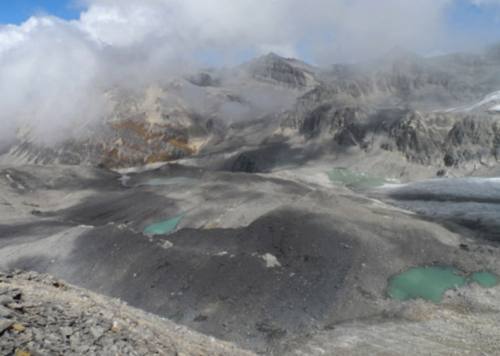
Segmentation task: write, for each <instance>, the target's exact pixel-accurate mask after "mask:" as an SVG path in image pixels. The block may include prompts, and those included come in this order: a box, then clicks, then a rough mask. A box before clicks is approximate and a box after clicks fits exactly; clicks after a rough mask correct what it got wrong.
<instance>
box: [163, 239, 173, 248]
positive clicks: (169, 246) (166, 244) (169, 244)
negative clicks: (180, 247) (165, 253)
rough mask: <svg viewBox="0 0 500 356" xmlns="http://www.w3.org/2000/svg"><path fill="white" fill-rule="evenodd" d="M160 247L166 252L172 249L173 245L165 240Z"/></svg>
mask: <svg viewBox="0 0 500 356" xmlns="http://www.w3.org/2000/svg"><path fill="white" fill-rule="evenodd" d="M161 247H162V248H163V249H165V250H168V249H169V248H172V247H174V244H173V243H172V242H170V241H168V240H165V242H164V243H163V245H161Z"/></svg>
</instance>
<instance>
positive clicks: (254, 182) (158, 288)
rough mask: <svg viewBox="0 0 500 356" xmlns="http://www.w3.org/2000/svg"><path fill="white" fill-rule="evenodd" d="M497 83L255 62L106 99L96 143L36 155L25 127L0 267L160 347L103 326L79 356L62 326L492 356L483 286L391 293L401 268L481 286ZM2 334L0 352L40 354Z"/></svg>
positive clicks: (492, 265)
mask: <svg viewBox="0 0 500 356" xmlns="http://www.w3.org/2000/svg"><path fill="white" fill-rule="evenodd" d="M499 71H500V60H499V59H498V58H497V57H496V56H495V55H493V54H492V52H491V51H489V52H485V53H483V54H476V55H472V54H457V55H448V56H442V57H433V58H423V57H420V56H417V55H415V54H412V53H408V52H406V51H403V50H400V49H396V50H394V51H393V52H391V53H389V54H387V56H385V57H384V58H381V59H379V60H378V61H375V62H372V63H363V64H349V65H335V66H332V67H331V68H317V67H314V66H311V65H308V64H306V63H303V62H301V61H298V60H294V59H287V58H282V57H279V56H277V55H274V54H270V55H268V56H264V57H261V58H258V59H255V60H253V61H250V62H249V63H246V64H244V65H241V66H239V67H237V68H232V69H213V70H212V69H211V70H208V69H207V70H203V71H200V72H199V73H194V74H193V73H192V74H189V75H185V76H183V77H181V78H177V79H175V80H172V81H169V82H168V83H163V84H162V85H158V86H157V87H150V88H145V89H144V91H138V92H129V91H124V90H122V89H116V88H115V89H113V90H110V91H109V92H108V93H107V98H108V100H109V101H110V103H111V104H112V107H113V110H112V111H111V114H110V116H109V117H107V118H105V120H104V121H103V122H102V123H101V124H100V125H99V127H95V128H94V127H88V128H87V131H86V132H85V134H84V135H83V136H81V137H79V138H71V139H68V140H67V141H66V142H63V143H61V144H60V145H55V146H54V145H53V146H51V147H44V146H41V145H40V144H39V143H37V141H36V138H33V137H32V136H30V132H29V128H27V129H26V131H24V133H23V135H20V136H19V137H18V142H17V143H15V144H14V145H12V147H10V149H9V150H6V151H5V153H4V154H3V155H2V156H1V157H0V217H1V220H0V270H3V271H13V270H18V269H19V270H25V271H36V272H37V273H47V274H50V275H53V276H55V278H61V279H63V280H66V281H67V282H68V283H71V284H73V285H76V286H78V287H79V288H85V290H80V289H75V288H74V287H68V288H69V292H71V293H73V294H74V293H76V294H78V293H83V294H85V295H89V296H91V297H89V298H90V299H92V300H93V298H98V299H99V300H102V301H103V303H104V304H100V305H99V307H101V306H102V308H103V309H106V308H111V310H116V309H113V308H117V305H122V304H116V303H117V302H116V301H111V300H110V299H108V298H119V299H120V300H122V301H124V302H126V303H127V304H128V305H130V306H131V307H128V306H124V305H122V307H121V308H122V309H123V310H126V311H127V313H129V312H130V313H134V315H135V317H140V318H143V317H144V318H146V319H147V320H151V321H150V322H148V323H151V324H148V325H151V327H152V328H155V329H154V330H158V328H160V329H161V328H163V327H164V325H170V326H171V327H165V328H166V334H159V335H160V336H163V335H168V337H167V336H165V340H171V341H169V342H167V343H166V344H161V341H162V339H161V337H160V339H158V338H156V336H154V337H153V336H152V337H150V336H149V335H150V334H148V333H149V331H144V333H146V334H145V335H146V336H145V335H144V334H143V335H132V334H127V336H126V337H127V338H129V340H131V342H129V343H122V342H120V340H118V341H117V337H116V335H115V334H113V330H111V329H112V326H111V329H110V328H107V326H109V325H112V323H113V321H112V320H111V319H113V317H109V318H108V317H104V316H106V315H109V314H107V312H105V313H104V316H103V317H102V318H101V319H102V320H101V319H99V320H96V323H97V324H99V326H100V327H102V326H101V323H104V324H105V325H107V326H106V328H105V329H106V330H107V331H106V332H105V333H104V334H102V337H103V339H102V340H103V342H104V341H105V342H106V344H104V343H97V345H96V344H92V345H87V344H88V343H90V342H94V341H95V340H91V339H92V337H94V333H93V332H92V331H91V329H90V328H92V327H94V328H95V325H91V326H90V328H87V327H86V326H84V325H80V324H81V319H78V320H77V321H75V328H77V330H75V332H76V333H79V334H82V338H83V337H85V338H87V339H85V342H83V341H82V344H83V345H80V344H78V345H77V346H78V347H87V346H88V347H89V349H88V350H91V347H94V349H92V352H95V353H97V354H99V352H108V351H109V350H110V349H106V347H108V346H109V347H111V346H110V345H111V344H110V343H112V344H113V345H116V347H117V348H118V352H123V353H127V352H128V351H127V350H129V349H127V347H128V348H132V349H130V350H131V351H130V352H136V353H137V354H141V355H142V354H149V352H150V351H149V350H157V349H156V348H158V347H160V349H158V350H159V351H157V352H158V353H160V354H163V353H166V354H168V353H169V352H171V350H174V351H175V350H178V352H179V354H182V353H183V352H184V353H185V354H196V353H197V352H201V354H205V353H211V352H213V353H214V354H231V355H232V354H237V352H241V353H242V354H244V352H245V351H239V350H240V349H244V350H250V351H252V352H256V353H259V354H271V355H273V354H274V355H288V354H290V355H316V354H317V355H368V354H369V355H399V354H408V355H424V354H436V355H451V354H459V355H460V354H471V355H482V354H486V355H496V354H500V340H498V336H497V335H499V333H498V331H499V330H498V325H499V324H498V315H499V314H498V313H499V311H500V304H499V302H498V300H500V299H499V298H498V294H499V293H500V286H498V285H496V286H490V288H481V287H480V286H479V285H477V284H475V283H470V284H467V285H463V286H460V287H457V288H454V289H452V290H449V291H448V292H447V293H446V294H445V296H444V299H443V302H442V303H441V304H436V303H433V302H430V301H424V300H417V301H415V300H411V301H402V300H395V299H392V298H390V295H389V294H388V284H389V281H390V280H391V278H392V277H394V276H395V275H398V274H400V273H402V272H403V271H406V270H408V269H410V268H412V267H419V266H453V267H454V268H457V269H458V270H460V271H462V273H464V274H466V275H469V274H472V273H475V272H482V271H488V272H491V273H493V274H496V275H500V254H499V251H500V250H499V248H500V245H499V244H498V242H499V241H500V238H499V236H498V226H499V225H498V222H497V221H498V218H499V215H498V211H500V200H499V197H500V193H499V191H498V189H499V188H498V179H494V178H492V177H496V176H498V173H499V167H498V161H499V159H500V151H499V150H500V121H499V120H500V111H499V110H497V109H496V108H497V105H499V101H498V100H499V99H498V97H497V96H496V94H495V93H496V92H497V91H498V90H499V89H500V76H499V75H498V74H499ZM488 177H489V178H488ZM159 230H164V231H160V232H158V231H159ZM2 276H3V277H2V278H3V279H2V280H6V282H2V283H4V284H5V283H7V284H8V283H10V282H9V280H11V282H15V281H17V280H19V281H18V282H16V283H19V285H21V286H22V287H19V286H17V285H16V283H14V284H13V288H11V289H16V288H17V289H20V290H23V288H25V289H26V290H29V291H30V293H31V292H32V293H34V290H37V288H35V287H31V285H32V284H34V285H39V284H40V283H41V284H42V285H43V284H44V283H45V285H46V287H44V288H53V287H54V286H52V287H51V286H50V284H51V283H52V282H50V281H51V280H50V279H48V277H40V276H38V275H37V274H33V276H34V277H33V278H31V280H30V277H29V276H31V274H30V273H28V274H15V275H13V277H12V278H10V279H9V278H7V277H6V275H2ZM46 280H48V281H49V282H48V284H47V283H46V282H45V281H46ZM1 287H2V285H1V284H0V288H1ZM42 290H43V288H42ZM87 290H88V291H92V292H87ZM65 292H66V290H65ZM9 293H10V292H9ZM25 293H26V298H28V299H27V300H28V302H29V300H30V299H29V298H32V296H30V294H29V293H28V292H26V291H24V292H22V295H23V296H24V295H25ZM92 293H99V294H100V295H105V296H107V297H97V296H96V295H94V294H92ZM56 294H57V293H56ZM35 295H36V294H35ZM50 298H51V297H49V296H47V299H46V300H47V303H49V304H50ZM54 298H56V300H57V298H58V297H57V296H54ZM104 301H105V302H104ZM75 303H76V305H74V306H73V307H74V308H77V307H78V305H80V304H82V303H86V302H83V301H78V302H75ZM56 304H58V303H56ZM50 305H51V304H50ZM84 305H85V304H84ZM133 308H138V309H140V310H143V311H145V312H148V313H152V314H154V315H157V316H160V317H162V318H167V319H168V320H169V321H168V322H167V321H165V320H163V319H161V320H160V319H159V318H157V319H154V317H152V316H151V315H146V314H140V315H139V314H137V313H142V312H138V311H137V310H136V309H133ZM70 309H71V308H70ZM51 310H52V309H50V310H49V312H50V313H52V311H51ZM72 310H73V309H72ZM77 310H78V309H77ZM56 311H57V310H56ZM42 312H44V310H41V311H40V313H42ZM68 313H69V315H74V314H73V313H74V311H70V310H68ZM97 313H99V312H97ZM94 314H95V313H94ZM137 315H139V316H137ZM39 317H40V319H43V318H48V317H51V316H50V315H49V316H40V315H39ZM61 317H62V316H61ZM19 318H21V319H19V320H17V319H16V321H13V322H14V323H20V324H22V325H24V326H25V327H26V325H25V324H26V323H28V324H29V323H30V320H31V319H29V318H31V316H30V315H24V316H23V315H19ZM22 318H25V319H22ZM26 318H27V319H26ZM8 320H14V319H8ZM91 320H94V319H91ZM131 320H136V319H133V318H132V319H131ZM93 322H94V321H92V323H93ZM7 323H12V322H11V321H7ZM23 323H24V324H23ZM110 323H111V324H110ZM128 323H129V322H128ZM173 323H175V324H176V325H179V326H178V327H179V328H181V329H179V330H184V331H185V333H187V334H182V333H181V334H180V335H179V334H178V333H176V332H175V331H176V328H177V327H176V326H173ZM5 325H7V324H5ZM12 325H14V324H10V325H9V326H8V327H7V328H6V329H5V330H7V333H4V334H3V335H2V336H0V345H4V344H5V345H7V346H8V347H9V352H15V348H22V349H23V350H24V349H26V351H27V352H32V353H35V352H41V353H42V354H43V352H50V351H45V350H48V349H43V347H45V346H44V345H41V344H37V343H36V342H37V341H36V340H35V341H33V342H34V343H33V344H28V343H25V344H21V343H20V342H21V341H22V340H24V339H22V337H23V335H24V334H18V333H17V331H16V330H15V329H12V327H13V326H12ZM129 325H130V323H129ZM134 325H135V324H134ZM158 325H160V326H158ZM180 325H182V327H181V326H180ZM186 328H188V329H186ZM26 330H29V327H26ZM99 330H101V329H99ZM187 330H194V331H187ZM94 331H95V330H94ZM198 332H199V333H201V334H204V335H208V336H209V337H213V338H215V339H217V340H224V342H230V343H232V344H225V343H224V342H222V341H221V342H219V341H214V342H208V341H206V340H210V339H208V338H207V337H203V336H200V335H199V334H197V333H198ZM32 333H34V332H32ZM54 333H55V331H54ZM33 335H34V334H33ZM120 335H121V334H120ZM58 337H60V334H58ZM120 337H121V336H120ZM118 339H119V338H118ZM215 339H214V340H215ZM20 340H21V341H20ZM81 340H83V339H81ZM81 340H80V341H81ZM86 340H88V342H87V341H86ZM70 341H71V337H70ZM9 345H11V346H9ZM57 345H61V344H60V343H59V344H57ZM64 345H66V346H64ZM64 345H63V346H58V347H72V345H71V342H70V343H69V344H67V343H66V344H64ZM232 345H236V346H232ZM174 346H175V347H174ZM0 347H3V346H0ZM162 347H163V349H162ZM189 347H193V349H189ZM212 347H213V348H212ZM237 348H239V349H237ZM12 350H14V351H12ZM65 350H66V349H65ZM182 350H185V351H182ZM199 350H201V351H199ZM203 350H205V351H203ZM212 350H213V351H212ZM86 351H87V350H86ZM86 351H85V352H86ZM68 352H70V351H68ZM71 352H78V350H76V349H73V350H72V351H71ZM82 352H83V351H82ZM89 352H90V351H89ZM111 352H113V351H111ZM155 352H156V351H155ZM204 352H205V353H204ZM174 354H175V353H174Z"/></svg>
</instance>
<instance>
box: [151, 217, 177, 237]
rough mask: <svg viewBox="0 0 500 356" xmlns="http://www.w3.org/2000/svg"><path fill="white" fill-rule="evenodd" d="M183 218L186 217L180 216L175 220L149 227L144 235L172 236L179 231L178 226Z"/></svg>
mask: <svg viewBox="0 0 500 356" xmlns="http://www.w3.org/2000/svg"><path fill="white" fill-rule="evenodd" d="M183 217H184V215H179V216H176V217H175V218H172V219H169V220H165V221H162V222H159V223H156V224H152V225H149V226H148V227H146V228H145V229H144V234H145V235H148V236H156V235H168V234H171V233H172V232H174V231H175V230H176V229H177V226H178V225H179V223H180V222H181V221H182V218H183Z"/></svg>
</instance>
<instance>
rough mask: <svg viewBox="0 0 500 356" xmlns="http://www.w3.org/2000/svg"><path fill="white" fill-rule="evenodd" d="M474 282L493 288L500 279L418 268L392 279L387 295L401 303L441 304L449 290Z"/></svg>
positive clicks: (447, 268)
mask: <svg viewBox="0 0 500 356" xmlns="http://www.w3.org/2000/svg"><path fill="white" fill-rule="evenodd" d="M472 282H476V283H477V284H479V285H480V286H481V287H484V288H491V287H494V286H496V285H497V284H498V277H497V276H496V275H494V274H492V273H489V272H477V273H473V274H472V275H470V276H467V275H465V274H464V273H462V272H461V271H459V270H457V269H455V268H453V267H416V268H411V269H409V270H408V271H406V272H403V273H401V274H398V275H396V276H394V277H392V278H391V279H390V280H389V287H388V289H387V294H388V295H389V297H391V298H392V299H397V300H401V301H405V300H410V299H418V298H422V299H425V300H428V301H431V302H434V303H440V302H441V301H442V299H443V296H444V293H445V292H446V291H447V290H450V289H454V288H459V287H462V286H464V285H466V284H468V283H472Z"/></svg>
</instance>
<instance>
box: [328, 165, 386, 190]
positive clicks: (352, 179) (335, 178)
mask: <svg viewBox="0 0 500 356" xmlns="http://www.w3.org/2000/svg"><path fill="white" fill-rule="evenodd" d="M328 177H329V178H330V181H331V182H332V183H334V184H338V185H343V186H346V187H348V188H354V189H356V188H358V189H363V188H375V187H379V186H382V185H384V184H385V183H387V181H386V179H384V178H381V177H377V176H372V175H369V174H367V173H358V172H353V171H351V170H349V169H347V168H334V169H333V170H332V171H331V172H329V173H328Z"/></svg>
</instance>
